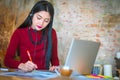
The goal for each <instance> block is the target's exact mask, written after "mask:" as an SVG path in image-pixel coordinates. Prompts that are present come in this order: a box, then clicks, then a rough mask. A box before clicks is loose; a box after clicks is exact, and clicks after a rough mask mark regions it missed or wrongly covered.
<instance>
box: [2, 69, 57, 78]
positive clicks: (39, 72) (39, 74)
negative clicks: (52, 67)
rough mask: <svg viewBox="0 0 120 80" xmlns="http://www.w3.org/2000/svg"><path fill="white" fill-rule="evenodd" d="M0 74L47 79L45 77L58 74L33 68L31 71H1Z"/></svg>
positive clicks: (52, 76)
mask: <svg viewBox="0 0 120 80" xmlns="http://www.w3.org/2000/svg"><path fill="white" fill-rule="evenodd" d="M0 75H4V76H20V77H29V78H30V77H31V78H36V79H47V78H55V77H57V76H58V75H57V74H56V73H55V72H51V71H46V70H45V71H42V70H34V71H32V72H22V71H15V72H3V73H0Z"/></svg>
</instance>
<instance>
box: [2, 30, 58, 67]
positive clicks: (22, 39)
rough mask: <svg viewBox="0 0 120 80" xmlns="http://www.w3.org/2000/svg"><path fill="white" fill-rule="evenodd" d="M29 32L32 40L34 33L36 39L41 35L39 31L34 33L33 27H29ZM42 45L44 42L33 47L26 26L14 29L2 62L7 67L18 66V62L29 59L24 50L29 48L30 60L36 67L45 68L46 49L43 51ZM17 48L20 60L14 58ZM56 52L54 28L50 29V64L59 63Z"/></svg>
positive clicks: (55, 64)
mask: <svg viewBox="0 0 120 80" xmlns="http://www.w3.org/2000/svg"><path fill="white" fill-rule="evenodd" d="M30 33H31V35H32V39H33V40H34V41H35V40H36V34H37V39H38V40H40V38H41V35H42V32H41V31H39V32H37V33H36V32H35V31H34V30H33V29H30ZM44 47H45V45H44V42H42V43H41V44H39V45H36V47H35V45H34V44H33V43H32V42H31V41H30V38H29V36H28V28H19V29H16V30H15V32H14V33H13V35H12V37H11V40H10V43H9V45H8V48H7V52H6V56H5V59H4V63H5V65H6V66H7V67H10V68H18V65H19V64H20V63H25V62H27V61H28V60H29V57H28V55H27V52H26V51H27V50H29V52H30V55H31V57H32V60H33V62H34V63H35V64H36V65H37V66H38V69H46V67H45V52H46V51H44V50H45V49H44ZM17 49H19V54H20V61H18V60H15V59H14V57H15V55H16V51H17ZM46 50H47V49H46ZM57 53H58V52H57V36H56V32H55V30H54V29H52V53H51V54H52V55H51V64H52V65H54V66H58V65H59V60H58V54H57Z"/></svg>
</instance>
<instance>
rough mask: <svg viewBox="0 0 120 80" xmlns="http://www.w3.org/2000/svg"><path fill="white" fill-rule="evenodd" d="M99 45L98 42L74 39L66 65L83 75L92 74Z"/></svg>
mask: <svg viewBox="0 0 120 80" xmlns="http://www.w3.org/2000/svg"><path fill="white" fill-rule="evenodd" d="M99 47H100V43H98V42H93V41H88V40H77V39H73V40H72V43H71V45H70V49H69V52H68V55H67V58H66V62H65V66H69V67H70V68H71V69H73V70H74V71H77V72H79V73H80V74H83V75H87V74H91V71H92V68H93V66H94V62H95V59H96V56H97V53H98V50H99Z"/></svg>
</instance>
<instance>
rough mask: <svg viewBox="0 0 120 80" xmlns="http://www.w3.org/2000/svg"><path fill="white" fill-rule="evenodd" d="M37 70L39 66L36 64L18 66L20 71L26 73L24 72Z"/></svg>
mask: <svg viewBox="0 0 120 80" xmlns="http://www.w3.org/2000/svg"><path fill="white" fill-rule="evenodd" d="M36 68H37V65H36V64H34V63H33V62H31V61H27V62H26V63H20V64H19V66H18V69H20V70H22V71H24V72H29V71H32V70H34V69H36Z"/></svg>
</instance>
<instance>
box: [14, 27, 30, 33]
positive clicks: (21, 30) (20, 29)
mask: <svg viewBox="0 0 120 80" xmlns="http://www.w3.org/2000/svg"><path fill="white" fill-rule="evenodd" d="M27 29H28V28H16V30H15V32H18V33H19V32H24V31H27Z"/></svg>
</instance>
